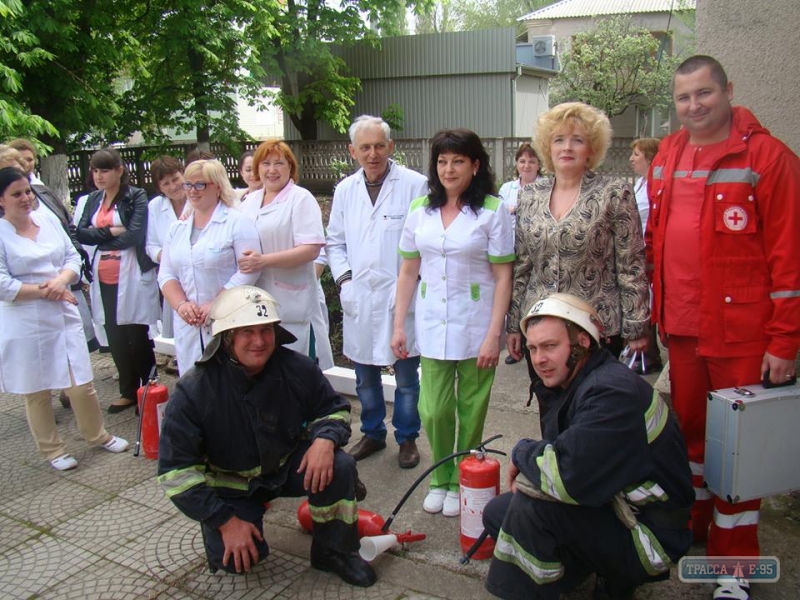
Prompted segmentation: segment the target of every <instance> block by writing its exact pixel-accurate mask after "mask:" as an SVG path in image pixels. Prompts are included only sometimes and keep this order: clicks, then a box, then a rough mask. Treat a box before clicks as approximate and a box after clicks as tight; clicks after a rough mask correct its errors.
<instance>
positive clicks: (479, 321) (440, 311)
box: [400, 196, 514, 360]
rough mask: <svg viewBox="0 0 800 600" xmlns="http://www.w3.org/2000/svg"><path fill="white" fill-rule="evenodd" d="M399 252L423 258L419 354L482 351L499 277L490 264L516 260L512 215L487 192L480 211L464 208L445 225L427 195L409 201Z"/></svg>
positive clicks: (461, 355)
mask: <svg viewBox="0 0 800 600" xmlns="http://www.w3.org/2000/svg"><path fill="white" fill-rule="evenodd" d="M400 254H401V255H402V256H403V257H404V258H421V259H422V262H421V265H420V279H421V281H420V284H419V286H418V288H417V306H416V318H415V321H414V322H415V325H416V332H417V345H418V347H419V351H420V354H421V355H422V356H424V357H425V358H433V359H437V360H467V359H470V358H475V357H477V356H478V353H479V351H480V347H481V344H482V343H483V341H484V340H485V339H486V334H487V333H488V331H489V321H490V316H491V314H492V303H493V300H494V288H495V280H494V275H493V273H492V267H491V263H507V262H510V261H512V260H513V259H514V243H513V241H512V237H511V215H510V214H509V213H508V208H506V206H505V205H504V204H503V202H502V200H500V199H499V198H496V197H494V196H487V197H486V200H485V203H484V206H483V208H481V209H479V210H478V214H477V215H476V214H475V213H474V212H473V211H472V209H471V208H468V207H465V208H463V209H462V211H461V213H460V214H459V215H458V216H456V218H455V219H454V220H453V222H452V223H450V226H449V227H448V228H447V229H445V228H444V226H443V225H442V217H441V214H440V212H439V209H435V210H429V209H428V198H427V197H425V198H418V199H417V200H414V202H412V203H411V208H410V209H409V213H408V217H407V218H406V224H405V227H404V228H403V236H402V238H401V240H400Z"/></svg>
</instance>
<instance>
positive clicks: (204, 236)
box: [158, 160, 261, 375]
mask: <svg viewBox="0 0 800 600" xmlns="http://www.w3.org/2000/svg"><path fill="white" fill-rule="evenodd" d="M183 178H184V183H183V188H184V189H185V190H186V194H187V199H188V201H189V205H190V207H191V213H190V214H189V216H188V217H187V218H186V219H184V220H178V221H176V222H175V223H173V225H172V226H171V227H170V230H169V233H168V234H167V240H166V243H165V244H164V250H163V252H162V254H161V269H160V271H159V274H158V283H159V285H160V286H161V292H162V293H163V294H164V299H165V300H166V301H167V302H168V303H169V305H170V306H171V307H172V308H173V309H174V310H175V313H176V316H175V318H174V334H175V353H176V356H177V359H178V372H179V373H180V374H181V375H183V374H184V373H186V371H188V370H189V368H191V366H192V365H193V364H194V362H195V361H196V360H197V359H199V358H200V357H201V356H202V354H203V350H204V349H205V344H206V343H207V342H208V341H209V340H210V339H211V331H210V328H209V327H208V326H207V325H208V324H207V321H208V310H209V308H210V307H211V304H212V302H214V299H215V298H216V297H217V295H218V294H219V293H220V292H221V291H222V290H224V289H227V288H231V287H235V286H237V285H245V284H253V283H255V281H256V279H258V274H252V273H251V274H245V273H242V272H241V271H240V270H239V263H238V261H239V259H240V258H241V257H242V255H243V253H245V252H248V253H249V252H260V251H261V244H260V243H259V241H258V233H257V232H256V229H255V226H254V225H253V223H252V222H251V221H250V220H249V219H247V218H246V217H244V216H243V215H242V214H240V213H239V212H238V211H236V210H234V209H233V208H232V204H233V200H234V192H233V188H232V187H231V184H230V181H228V176H227V175H226V173H225V167H223V166H222V164H221V163H220V162H219V161H218V160H198V161H195V162H193V163H191V164H190V165H188V166H187V167H186V170H185V171H184V173H183Z"/></svg>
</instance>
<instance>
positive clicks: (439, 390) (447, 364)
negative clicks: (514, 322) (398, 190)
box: [391, 129, 514, 517]
mask: <svg viewBox="0 0 800 600" xmlns="http://www.w3.org/2000/svg"><path fill="white" fill-rule="evenodd" d="M429 173H430V175H429V186H430V193H429V194H428V196H426V197H423V198H418V199H417V200H415V201H414V202H412V203H411V206H410V207H409V212H408V216H407V217H406V222H405V225H404V228H403V234H402V237H401V239H400V248H399V252H400V255H401V256H402V257H403V262H402V265H401V267H400V275H399V277H398V280H397V300H396V307H395V317H394V333H393V335H392V342H391V345H392V351H393V352H394V354H395V356H396V357H397V358H399V359H403V358H406V357H407V356H408V355H409V351H410V350H412V349H410V348H408V347H407V346H406V344H407V340H406V335H405V332H404V330H403V323H404V321H405V318H406V314H407V313H408V312H409V310H410V307H411V304H412V300H413V299H414V297H415V296H416V308H415V316H414V324H415V329H416V335H417V344H418V350H419V352H420V355H421V359H420V363H421V366H422V378H421V380H420V395H419V414H420V418H421V419H422V424H423V426H424V427H425V431H426V433H427V435H428V440H429V442H430V444H431V459H432V460H433V461H434V462H437V461H439V460H441V459H443V458H444V457H445V456H447V455H448V454H451V453H452V452H453V450H454V449H455V450H466V449H468V448H471V447H473V446H475V445H476V444H478V443H479V442H480V441H481V437H482V435H483V424H484V421H485V419H486V411H487V409H488V406H489V395H490V392H491V389H492V383H493V382H494V375H495V368H496V367H497V361H498V358H499V356H500V345H501V337H502V334H503V320H504V317H505V312H506V310H507V309H508V303H509V299H510V297H511V264H512V263H513V261H514V243H513V238H512V232H511V216H510V214H509V212H508V209H507V208H506V207H505V206H504V204H503V202H502V201H501V200H500V199H499V198H496V197H495V196H493V195H492V194H493V193H494V191H495V189H494V174H493V173H492V171H491V169H490V168H489V156H488V155H487V154H486V151H485V150H484V148H483V144H482V143H481V140H480V138H479V137H478V136H477V135H475V133H473V132H472V131H469V130H467V129H451V130H444V131H440V132H439V133H437V134H436V135H435V136H434V137H433V139H432V140H431V160H430V168H429ZM420 274H421V275H422V279H421V281H420V282H419V285H417V279H418V278H419V276H420ZM456 421H457V422H458V428H457V429H458V431H457V432H456ZM423 509H424V510H425V511H426V512H429V513H438V512H440V511H442V512H443V514H444V515H445V516H447V517H454V516H457V515H458V514H459V503H458V469H457V467H456V462H455V461H450V462H446V463H445V464H443V465H442V466H440V467H438V468H437V469H436V470H435V471H434V472H433V476H432V478H431V489H430V491H429V493H428V495H427V497H426V498H425V502H424V503H423Z"/></svg>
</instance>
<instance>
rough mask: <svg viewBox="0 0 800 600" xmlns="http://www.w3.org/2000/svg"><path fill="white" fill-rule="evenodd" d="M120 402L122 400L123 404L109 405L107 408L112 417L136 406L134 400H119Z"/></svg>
mask: <svg viewBox="0 0 800 600" xmlns="http://www.w3.org/2000/svg"><path fill="white" fill-rule="evenodd" d="M120 400H124V401H125V402H124V403H120V404H111V405H109V407H108V413H109V414H112V415H114V414H117V413H121V412H122V411H123V410H128V409H129V408H132V407H134V406H136V400H129V399H128V398H120ZM136 414H139V407H138V406H136Z"/></svg>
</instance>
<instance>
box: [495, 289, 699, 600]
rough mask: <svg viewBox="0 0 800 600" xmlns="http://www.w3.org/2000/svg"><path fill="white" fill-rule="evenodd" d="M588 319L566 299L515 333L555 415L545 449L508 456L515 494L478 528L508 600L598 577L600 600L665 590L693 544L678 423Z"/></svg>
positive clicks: (539, 311) (581, 305) (531, 445)
mask: <svg viewBox="0 0 800 600" xmlns="http://www.w3.org/2000/svg"><path fill="white" fill-rule="evenodd" d="M600 327H601V326H600V320H599V318H598V316H597V313H596V312H595V310H594V309H593V308H592V307H591V306H590V305H589V304H587V303H586V302H584V301H583V300H581V299H579V298H577V297H575V296H572V295H570V294H553V295H551V296H549V297H547V298H545V299H543V300H540V301H539V302H537V303H536V304H535V305H534V306H533V307H532V308H531V309H530V311H529V312H528V314H527V315H526V316H525V317H524V318H523V319H522V322H521V330H522V332H523V334H524V335H525V337H526V343H527V346H528V348H529V350H530V352H531V359H532V363H533V367H534V369H535V370H536V373H537V374H538V375H539V377H540V378H541V382H540V383H539V384H537V387H536V388H535V392H536V394H537V396H539V398H540V399H544V400H545V401H546V402H547V403H548V404H549V405H550V406H551V409H550V410H549V411H548V412H547V414H546V416H545V417H544V420H543V431H542V436H541V439H535V438H533V439H522V440H520V441H519V442H518V443H517V444H516V446H515V447H514V450H513V452H512V455H511V464H510V465H509V468H508V484H509V487H510V489H511V492H508V493H506V494H503V495H501V496H499V497H497V498H495V499H494V500H492V501H491V502H490V503H489V504H488V505H487V507H486V509H485V511H484V525H485V526H486V529H487V530H488V532H489V534H490V535H491V536H492V537H493V538H494V539H495V540H496V546H495V551H494V558H493V560H492V563H491V566H490V568H489V574H488V577H487V581H486V587H487V589H488V590H489V591H490V592H492V593H493V594H495V595H497V596H499V597H501V598H508V599H517V598H518V599H525V600H529V599H551V598H552V599H557V598H559V595H560V594H562V593H566V592H568V591H569V590H571V589H573V588H574V587H576V586H577V585H579V584H580V583H582V582H583V581H584V580H585V579H587V578H588V577H590V576H592V575H593V574H595V575H596V577H597V583H596V584H595V596H594V597H595V598H631V597H632V594H633V590H634V589H635V588H636V587H637V586H639V585H641V584H642V583H647V582H650V581H657V580H660V579H666V578H668V576H669V568H670V565H672V564H674V563H675V562H677V560H678V559H679V558H680V557H681V556H683V555H684V553H685V552H686V551H687V550H688V549H689V546H690V544H691V541H692V535H691V531H690V530H689V528H688V521H689V508H690V507H691V505H692V502H693V500H694V492H693V489H692V483H691V472H690V469H689V463H688V459H687V455H686V447H685V445H684V442H683V437H682V436H681V433H680V430H679V429H678V425H677V422H676V421H675V419H674V418H673V417H672V416H671V415H670V413H669V410H668V408H667V406H666V405H665V403H664V401H663V400H662V399H661V397H660V396H659V395H658V393H654V392H653V389H652V388H651V387H650V385H649V384H648V383H647V382H646V381H645V380H644V379H642V378H641V377H639V376H638V375H636V374H635V373H634V372H633V371H631V370H630V369H628V368H627V367H626V366H625V365H624V364H622V363H620V362H619V361H618V360H616V359H615V358H614V357H613V356H612V355H611V353H610V352H608V351H607V350H605V349H604V348H602V347H601V346H600V339H601V330H600Z"/></svg>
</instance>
